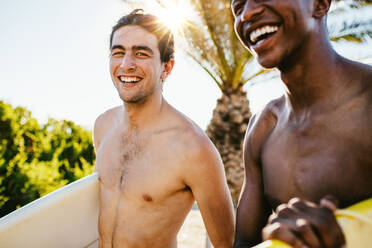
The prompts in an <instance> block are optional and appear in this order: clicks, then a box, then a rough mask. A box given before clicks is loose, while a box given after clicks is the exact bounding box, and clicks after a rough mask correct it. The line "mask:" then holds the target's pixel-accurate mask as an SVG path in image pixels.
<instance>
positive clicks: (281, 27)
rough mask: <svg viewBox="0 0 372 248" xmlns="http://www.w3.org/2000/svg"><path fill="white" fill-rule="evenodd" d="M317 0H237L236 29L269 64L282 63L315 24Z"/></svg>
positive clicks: (233, 9) (264, 65) (233, 4)
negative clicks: (313, 15) (314, 13)
mask: <svg viewBox="0 0 372 248" xmlns="http://www.w3.org/2000/svg"><path fill="white" fill-rule="evenodd" d="M313 4H314V0H233V1H232V3H231V8H232V11H233V13H234V16H235V32H236V34H237V36H238V37H239V39H240V41H241V42H242V43H243V45H244V46H246V47H247V48H248V49H250V50H251V51H252V52H254V53H255V54H256V57H257V59H258V62H259V63H260V64H261V65H262V66H263V67H266V68H273V67H278V66H280V64H281V63H283V61H285V59H286V58H288V56H291V55H293V52H295V51H296V50H298V48H299V47H300V46H301V45H302V44H304V43H303V42H304V41H306V39H307V38H308V34H309V33H310V31H311V29H312V28H313V26H314V21H313V18H312V9H313Z"/></svg>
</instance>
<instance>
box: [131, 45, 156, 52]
mask: <svg viewBox="0 0 372 248" xmlns="http://www.w3.org/2000/svg"><path fill="white" fill-rule="evenodd" d="M132 50H135V51H138V50H145V51H148V52H150V53H151V54H154V51H152V49H151V48H150V47H148V46H132Z"/></svg>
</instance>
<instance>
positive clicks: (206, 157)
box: [185, 137, 234, 248]
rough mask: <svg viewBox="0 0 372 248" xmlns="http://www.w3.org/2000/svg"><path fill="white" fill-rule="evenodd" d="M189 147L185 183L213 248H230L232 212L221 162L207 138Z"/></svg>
mask: <svg viewBox="0 0 372 248" xmlns="http://www.w3.org/2000/svg"><path fill="white" fill-rule="evenodd" d="M193 147H194V149H193V151H192V152H191V154H190V155H191V156H192V159H191V161H190V164H189V166H188V168H186V173H185V183H186V185H188V186H189V187H190V188H191V190H192V193H193V195H194V198H195V200H196V202H197V203H198V207H199V209H200V212H201V215H202V217H203V221H204V224H205V227H206V229H207V232H208V235H209V237H210V239H211V242H212V244H213V246H214V247H215V248H219V247H224V248H225V247H232V245H233V238H234V210H233V205H232V200H231V196H230V192H229V190H228V187H227V182H226V177H225V172H224V167H223V164H222V161H221V158H220V156H219V153H218V151H217V149H216V148H215V147H214V146H213V144H212V143H211V142H210V141H209V139H208V138H207V137H203V138H202V139H200V140H199V142H197V144H195V145H194V146H193Z"/></svg>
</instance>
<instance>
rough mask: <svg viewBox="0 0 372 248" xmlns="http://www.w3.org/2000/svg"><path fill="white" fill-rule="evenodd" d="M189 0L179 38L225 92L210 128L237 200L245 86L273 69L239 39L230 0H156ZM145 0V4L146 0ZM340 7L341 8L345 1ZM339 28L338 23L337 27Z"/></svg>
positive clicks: (167, 0)
mask: <svg viewBox="0 0 372 248" xmlns="http://www.w3.org/2000/svg"><path fill="white" fill-rule="evenodd" d="M185 1H187V3H188V4H189V6H191V7H192V9H193V11H194V13H195V15H194V16H193V17H192V18H190V19H188V20H187V23H186V25H183V26H182V29H180V30H178V32H179V33H178V34H179V36H180V37H182V39H181V40H180V41H181V44H182V46H183V48H184V52H185V53H186V54H187V55H189V56H190V57H191V58H193V60H194V61H195V62H196V63H197V64H199V65H200V67H201V68H202V69H203V70H205V71H206V72H207V73H208V74H209V75H210V77H211V78H212V79H213V80H214V82H215V83H216V85H217V86H218V87H219V88H220V90H221V92H222V96H221V98H219V99H218V100H217V106H216V108H215V109H214V111H213V117H212V120H211V121H210V124H209V125H208V127H207V130H206V132H207V134H208V136H209V137H210V139H211V140H212V141H213V143H214V144H215V146H216V147H217V149H218V151H219V152H220V154H221V157H222V160H223V163H224V165H225V172H226V176H227V182H228V185H229V189H230V192H231V195H232V198H233V201H234V203H237V200H238V196H239V193H240V189H241V185H242V182H243V177H244V176H243V175H244V174H243V172H244V169H243V163H242V143H243V139H244V134H245V130H246V128H247V124H248V121H249V119H250V117H251V112H250V108H249V102H248V99H247V96H246V92H245V91H244V90H243V86H245V87H244V88H247V84H249V83H250V82H251V81H250V79H253V78H254V77H256V76H258V75H260V74H263V73H266V72H268V70H265V69H263V68H260V67H258V66H257V65H256V64H255V63H253V57H252V54H251V53H250V52H249V51H248V50H247V49H245V48H244V47H243V46H242V45H241V43H240V41H239V40H238V39H237V37H236V35H235V33H234V28H233V23H234V17H233V15H232V12H231V9H230V3H231V0H214V1H211V0H154V2H157V4H159V5H160V6H162V7H164V8H166V7H167V6H168V5H169V4H173V5H174V4H175V3H174V2H183V3H184V2H185ZM368 1H369V0H367V1H364V2H368ZM124 2H126V3H128V4H130V5H131V7H134V6H136V7H138V6H139V5H138V4H139V1H133V0H124ZM140 2H141V1H140ZM171 2H172V3H171ZM341 2H342V1H341ZM140 4H141V3H140ZM142 4H143V5H146V4H145V3H144V1H142ZM348 6H352V4H348ZM336 10H337V11H340V12H342V11H341V7H340V8H338V9H337V8H336ZM370 22H371V20H369V23H370ZM370 24H371V23H370ZM348 27H350V26H346V27H345V32H346V30H350V29H349V28H348ZM364 27H367V30H369V31H368V32H369V33H368V32H367V35H369V36H371V31H370V30H371V29H372V28H370V27H368V25H365V26H364ZM368 28H369V29H368ZM337 30H338V29H337V28H336V29H335V33H337ZM363 30H364V29H363ZM345 32H344V33H342V32H339V33H337V34H338V35H335V37H336V39H341V38H344V37H349V36H348V35H351V36H353V37H356V40H358V38H359V40H361V39H362V36H359V37H358V36H357V35H355V34H356V33H347V32H346V33H345ZM359 33H360V32H359ZM345 35H346V36H345ZM351 36H350V37H351Z"/></svg>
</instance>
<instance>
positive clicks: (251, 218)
mask: <svg viewBox="0 0 372 248" xmlns="http://www.w3.org/2000/svg"><path fill="white" fill-rule="evenodd" d="M274 124H275V122H274V123H273V119H272V118H270V116H265V112H263V113H262V114H261V115H260V116H253V117H252V118H251V120H250V122H249V125H248V129H247V132H246V136H245V139H244V147H243V156H244V167H245V177H244V183H243V187H242V192H241V194H240V199H239V203H238V207H237V214H236V234H235V242H234V247H251V246H252V245H255V244H257V243H259V242H260V241H261V229H262V228H263V227H264V226H265V224H266V222H267V218H268V216H269V215H270V206H269V205H268V204H267V202H266V201H265V199H264V188H263V179H262V170H261V162H260V153H261V146H262V144H263V142H264V141H265V140H266V139H267V136H268V135H269V132H270V131H271V129H272V126H273V125H274Z"/></svg>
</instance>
